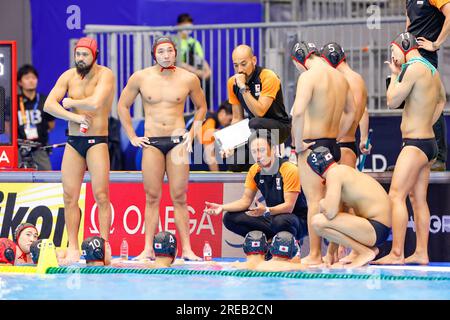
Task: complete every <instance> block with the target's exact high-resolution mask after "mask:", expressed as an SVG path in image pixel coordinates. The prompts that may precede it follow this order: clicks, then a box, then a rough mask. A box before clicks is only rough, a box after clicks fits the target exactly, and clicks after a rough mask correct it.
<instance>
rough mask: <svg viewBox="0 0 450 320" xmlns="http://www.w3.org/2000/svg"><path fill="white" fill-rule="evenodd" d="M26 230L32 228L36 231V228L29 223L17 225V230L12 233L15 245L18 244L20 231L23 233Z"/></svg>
mask: <svg viewBox="0 0 450 320" xmlns="http://www.w3.org/2000/svg"><path fill="white" fill-rule="evenodd" d="M28 228H33V229H35V230H36V231H37V228H36V226H35V225H34V224H31V223H28V222H25V223H21V224H19V225H18V226H17V228H16V230H15V231H14V234H13V240H14V242H15V243H19V242H18V241H19V238H20V234H21V233H22V231H24V230H25V229H28Z"/></svg>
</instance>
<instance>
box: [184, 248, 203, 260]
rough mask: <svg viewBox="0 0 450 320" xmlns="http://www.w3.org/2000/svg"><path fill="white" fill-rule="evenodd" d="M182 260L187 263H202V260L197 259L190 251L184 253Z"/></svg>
mask: <svg viewBox="0 0 450 320" xmlns="http://www.w3.org/2000/svg"><path fill="white" fill-rule="evenodd" d="M182 258H183V259H184V260H187V261H203V259H202V258H200V257H198V256H197V255H196V254H195V253H194V252H193V251H192V250H189V251H187V250H186V251H184V252H183V256H182Z"/></svg>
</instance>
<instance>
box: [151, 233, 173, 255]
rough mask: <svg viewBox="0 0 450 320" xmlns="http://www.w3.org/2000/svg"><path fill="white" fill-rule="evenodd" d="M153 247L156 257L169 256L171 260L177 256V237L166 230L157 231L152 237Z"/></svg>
mask: <svg viewBox="0 0 450 320" xmlns="http://www.w3.org/2000/svg"><path fill="white" fill-rule="evenodd" d="M153 249H154V250H155V256H156V257H171V258H172V262H173V261H175V258H176V256H177V238H176V237H175V235H173V234H172V233H170V232H168V231H163V232H158V233H157V234H156V235H155V237H154V238H153Z"/></svg>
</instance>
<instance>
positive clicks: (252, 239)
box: [243, 230, 269, 255]
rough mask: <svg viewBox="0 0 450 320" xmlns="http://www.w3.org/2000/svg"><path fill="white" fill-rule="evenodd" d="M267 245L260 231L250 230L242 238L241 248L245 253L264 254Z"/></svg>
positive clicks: (264, 236)
mask: <svg viewBox="0 0 450 320" xmlns="http://www.w3.org/2000/svg"><path fill="white" fill-rule="evenodd" d="M268 248H269V245H268V243H267V238H266V235H265V234H264V233H263V232H261V231H257V230H255V231H250V232H249V233H247V234H246V236H245V239H244V245H243V249H244V252H245V254H246V255H250V254H266V252H267V249H268Z"/></svg>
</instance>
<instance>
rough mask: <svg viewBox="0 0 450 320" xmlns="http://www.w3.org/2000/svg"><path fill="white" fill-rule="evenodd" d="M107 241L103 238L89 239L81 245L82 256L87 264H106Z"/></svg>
mask: <svg viewBox="0 0 450 320" xmlns="http://www.w3.org/2000/svg"><path fill="white" fill-rule="evenodd" d="M105 242H106V241H105V240H104V239H103V238H101V237H98V236H95V237H89V238H87V239H86V240H84V241H83V243H82V244H81V254H82V256H84V259H85V260H86V263H87V262H103V263H104V262H105Z"/></svg>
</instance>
